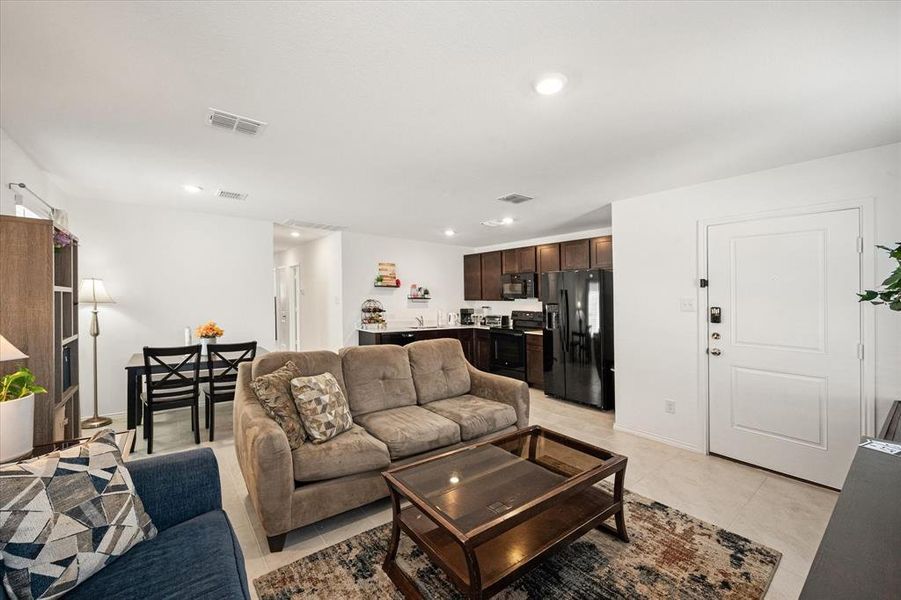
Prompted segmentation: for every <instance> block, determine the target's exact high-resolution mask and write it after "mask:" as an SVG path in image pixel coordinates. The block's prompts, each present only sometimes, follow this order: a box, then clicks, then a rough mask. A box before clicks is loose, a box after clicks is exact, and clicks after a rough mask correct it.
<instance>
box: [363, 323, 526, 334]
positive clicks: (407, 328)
mask: <svg viewBox="0 0 901 600" xmlns="http://www.w3.org/2000/svg"><path fill="white" fill-rule="evenodd" d="M455 329H481V330H483V331H488V330H489V329H490V327H486V326H484V325H452V326H447V325H444V326H441V327H435V326H428V325H426V326H425V327H417V326H415V325H397V326H391V325H389V326H388V327H386V328H385V329H365V328H363V327H357V331H366V332H368V333H415V332H417V331H447V330H450V331H452V330H455ZM525 333H526V335H542V331H541V330H540V329H539V330H536V331H526V332H525Z"/></svg>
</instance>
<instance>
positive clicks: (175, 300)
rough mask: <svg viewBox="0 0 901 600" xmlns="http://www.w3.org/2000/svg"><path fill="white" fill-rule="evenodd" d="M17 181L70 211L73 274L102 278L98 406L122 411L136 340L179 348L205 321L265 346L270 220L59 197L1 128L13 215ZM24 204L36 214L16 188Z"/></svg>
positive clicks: (85, 324)
mask: <svg viewBox="0 0 901 600" xmlns="http://www.w3.org/2000/svg"><path fill="white" fill-rule="evenodd" d="M11 181H15V182H19V181H24V182H25V183H26V184H27V185H28V187H30V188H31V189H33V190H35V192H37V193H38V194H39V195H41V196H42V197H43V198H44V199H45V200H47V201H48V202H50V203H51V204H53V205H55V206H57V207H59V208H64V209H66V210H67V211H68V212H69V228H70V229H71V230H72V231H73V232H74V233H75V234H76V235H77V236H78V238H79V243H80V255H79V275H80V277H98V278H101V279H103V280H104V281H105V283H106V287H107V289H108V290H109V292H110V294H111V295H112V296H113V298H114V299H115V300H116V302H117V303H116V304H112V305H103V306H101V307H100V332H101V335H100V337H99V338H98V342H99V344H98V362H99V378H98V379H99V382H100V411H101V413H104V414H113V413H119V412H124V411H125V390H126V380H125V371H124V367H125V364H126V362H127V361H128V359H129V357H130V356H131V354H132V353H135V352H140V351H141V349H142V348H143V346H145V345H179V344H182V343H183V342H184V328H185V327H187V326H190V327H195V326H197V325H199V324H200V323H202V322H204V321H207V320H209V319H213V320H215V321H217V322H218V323H219V324H220V325H221V326H222V327H223V328H224V329H225V337H224V340H225V341H239V340H250V339H255V340H257V341H259V342H260V344H262V345H263V346H267V345H268V346H269V347H272V344H273V343H274V340H273V337H274V336H273V325H272V323H273V313H272V224H271V223H268V222H265V221H254V220H248V219H237V218H232V217H220V216H215V215H210V214H208V213H203V214H201V213H195V212H191V211H188V210H175V209H171V208H160V207H153V206H144V205H136V204H123V203H118V202H104V201H101V200H89V199H78V198H74V197H71V196H67V195H65V194H64V193H62V192H61V191H60V188H59V187H58V186H56V185H55V184H54V181H53V178H52V177H51V176H50V175H49V174H47V173H46V172H44V171H43V170H42V169H41V168H40V167H39V166H38V165H37V164H36V163H35V162H34V161H33V160H32V159H31V158H30V157H29V156H28V155H27V154H26V153H25V152H24V151H23V150H22V148H20V147H19V146H18V145H17V144H16V143H15V142H14V141H13V140H12V139H10V138H9V137H8V136H7V134H6V133H5V132H4V131H2V130H0V185H2V189H0V209H2V212H3V213H4V214H14V212H15V209H14V206H13V194H12V192H11V191H10V190H9V189H8V187H7V184H8V183H9V182H11ZM23 198H24V200H25V205H26V206H28V207H29V208H31V209H32V210H35V211H39V212H41V213H42V214H43V210H42V209H41V206H40V204H39V203H37V202H36V201H34V200H33V199H31V198H30V195H29V194H27V193H25V194H23ZM90 314H91V312H90V310H89V309H88V307H87V306H86V305H82V307H81V310H80V315H79V316H80V318H79V330H80V334H81V343H80V352H79V363H80V364H79V367H80V377H81V388H80V398H81V412H82V415H88V414H91V413H93V382H92V376H91V337H90V336H89V335H88V333H87V332H88V328H89V324H90Z"/></svg>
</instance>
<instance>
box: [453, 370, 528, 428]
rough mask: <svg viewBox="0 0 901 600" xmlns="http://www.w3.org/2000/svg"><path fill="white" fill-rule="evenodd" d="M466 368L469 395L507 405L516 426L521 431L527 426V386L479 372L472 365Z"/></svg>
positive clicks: (508, 378)
mask: <svg viewBox="0 0 901 600" xmlns="http://www.w3.org/2000/svg"><path fill="white" fill-rule="evenodd" d="M468 368H469V380H470V382H471V383H470V392H469V393H470V394H472V395H473V396H478V397H480V398H485V399H487V400H494V401H495V402H502V403H504V404H509V405H510V406H512V407H513V410H515V411H516V426H517V427H518V428H520V429H521V428H523V427H527V426H528V425H529V384H527V383H526V382H525V381H519V380H517V379H513V378H512V377H504V376H503V375H495V374H494V373H486V372H485V371H479V370H478V369H476V368H475V367H473V366H472V365H468Z"/></svg>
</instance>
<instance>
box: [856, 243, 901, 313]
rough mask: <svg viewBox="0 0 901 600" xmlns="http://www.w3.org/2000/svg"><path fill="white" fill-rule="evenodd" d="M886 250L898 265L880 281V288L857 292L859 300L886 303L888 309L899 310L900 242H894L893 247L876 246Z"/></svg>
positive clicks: (900, 287)
mask: <svg viewBox="0 0 901 600" xmlns="http://www.w3.org/2000/svg"><path fill="white" fill-rule="evenodd" d="M876 247H877V248H880V249H881V250H885V251H886V252H888V255H889V257H890V258H893V259H894V260H895V261H897V263H898V266H897V267H895V270H894V271H892V272H891V273H890V274H889V276H888V277H886V279H885V281H883V282H882V289H881V290H864V291H863V292H862V293H860V294H857V295H858V296H860V301H861V302H870V303H872V304H887V305H888V307H889V309H891V310H897V311H901V242H897V243H896V244H895V248H894V249H892V248H889V247H888V246H876Z"/></svg>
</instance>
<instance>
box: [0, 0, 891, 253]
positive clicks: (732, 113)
mask: <svg viewBox="0 0 901 600" xmlns="http://www.w3.org/2000/svg"><path fill="white" fill-rule="evenodd" d="M546 71H560V72H563V73H564V74H566V76H567V77H568V78H569V86H568V87H567V88H566V89H565V90H564V93H562V94H561V95H559V96H555V97H542V96H538V95H536V94H535V93H534V92H532V90H531V87H530V85H531V81H532V80H533V78H534V77H535V76H536V75H537V74H539V73H542V72H546ZM208 107H215V108H219V109H223V110H227V111H232V112H235V113H238V114H241V115H246V116H250V117H254V118H258V119H261V120H263V121H267V122H268V123H269V125H268V127H267V128H266V129H265V131H264V132H263V133H262V134H261V135H260V136H259V137H256V138H250V137H246V136H242V135H240V134H232V133H228V132H224V131H220V130H216V129H213V128H211V127H209V126H208V125H206V124H205V117H206V111H207V108H208ZM899 107H901V92H899V4H898V3H895V2H886V3H862V2H849V3H839V2H828V3H824V2H796V3H787V2H783V3H769V2H768V3H736V2H732V3H729V2H712V3H672V4H666V3H640V2H631V3H594V4H588V3H563V2H553V3H552V2H547V3H540V2H533V3H516V2H495V3H469V2H428V3H401V2H391V3H389V2H365V3H352V2H341V3H337V2H336V3H264V2H248V3H220V2H182V3H176V2H121V1H120V2H79V3H75V2H72V3H56V2H7V1H4V2H3V3H2V7H0V126H2V127H3V128H4V129H6V131H7V132H8V133H9V135H10V136H11V137H12V138H13V139H15V140H16V141H17V142H18V143H19V144H20V145H21V146H22V147H23V148H25V149H26V151H28V152H29V153H30V154H31V155H32V156H33V157H34V158H35V159H36V160H37V161H38V162H39V163H40V164H41V165H42V166H43V167H44V168H45V169H47V170H49V171H50V172H51V173H53V174H55V175H56V176H58V177H59V178H60V180H61V183H62V185H64V186H65V187H66V188H67V190H68V191H70V193H75V194H82V195H90V196H92V197H104V198H108V199H110V200H116V201H123V202H140V203H146V204H151V205H174V206H180V207H190V208H196V209H198V210H203V211H214V212H219V213H224V214H234V215H244V216H250V217H255V218H261V219H267V220H272V221H279V222H280V221H284V220H286V219H298V220H301V221H307V222H318V223H327V224H336V225H345V226H348V227H349V228H350V229H351V230H355V231H364V232H371V233H380V234H384V235H393V236H400V237H411V238H418V239H424V240H434V241H442V242H443V241H452V242H453V243H455V244H461V245H469V246H477V245H485V244H491V243H498V242H504V241H509V240H514V239H523V238H529V237H536V236H541V235H551V234H556V233H563V232H567V231H576V230H583V229H587V228H589V227H596V226H603V225H606V224H608V223H609V208H608V207H607V204H609V202H610V201H611V200H614V199H619V198H626V197H630V196H634V195H638V194H642V193H647V192H652V191H657V190H662V189H668V188H672V187H677V186H681V185H686V184H691V183H696V182H700V181H707V180H711V179H716V178H721V177H728V176H732V175H737V174H741V173H746V172H751V171H755V170H759V169H764V168H770V167H774V166H778V165H782V164H788V163H792V162H798V161H802V160H807V159H812V158H816V157H820V156H827V155H831V154H836V153H841V152H845V151H851V150H856V149H861V148H866V147H872V146H876V145H881V144H886V143H891V142H895V141H898V140H899V139H901V114H899V111H901V108H899ZM3 183H4V184H5V182H3ZM184 183H195V184H197V185H200V186H203V187H204V188H205V192H204V193H203V194H199V195H188V194H185V193H184V192H183V191H182V190H181V185H182V184H184ZM219 187H222V188H225V189H228V190H233V191H238V192H246V193H248V194H249V195H250V197H249V198H248V199H247V200H246V201H244V202H236V201H224V200H216V199H214V198H213V197H212V192H213V191H215V190H216V189H217V188H219ZM512 192H518V193H522V194H526V195H529V196H534V197H535V198H536V199H535V200H534V201H532V202H530V203H528V204H525V205H521V206H519V207H509V206H508V205H504V204H501V203H499V202H497V201H495V200H493V199H494V198H496V197H498V196H501V195H504V194H508V193H512ZM506 215H511V216H514V217H515V218H516V219H517V222H516V223H515V224H514V225H513V226H510V227H507V228H503V229H487V228H485V227H482V226H480V225H479V224H478V223H479V222H480V221H483V220H486V219H491V218H497V217H502V216H506ZM446 227H453V228H454V229H456V230H457V231H458V235H457V236H456V237H454V238H452V239H448V238H445V236H444V235H443V233H442V232H443V230H444V229H445V228H446Z"/></svg>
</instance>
